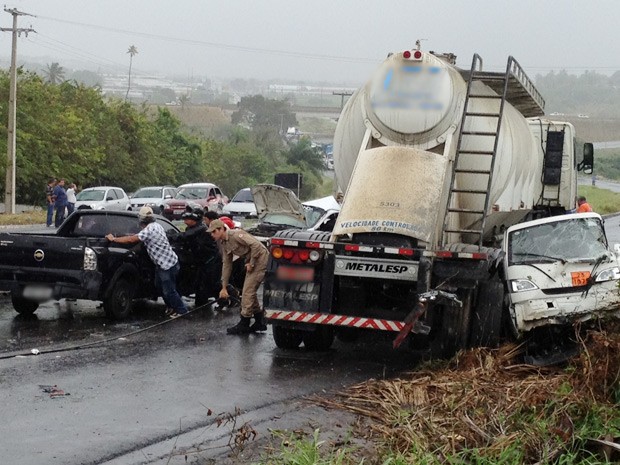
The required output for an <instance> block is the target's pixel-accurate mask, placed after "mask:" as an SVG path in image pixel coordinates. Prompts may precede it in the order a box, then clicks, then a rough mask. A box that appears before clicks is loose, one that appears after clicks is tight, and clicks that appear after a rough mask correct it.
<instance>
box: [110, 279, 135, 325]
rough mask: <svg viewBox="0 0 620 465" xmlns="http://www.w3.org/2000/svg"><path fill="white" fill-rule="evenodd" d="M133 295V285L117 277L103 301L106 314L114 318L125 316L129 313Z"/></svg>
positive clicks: (120, 318) (119, 318) (118, 318)
mask: <svg viewBox="0 0 620 465" xmlns="http://www.w3.org/2000/svg"><path fill="white" fill-rule="evenodd" d="M134 295H135V289H134V287H133V285H132V284H131V283H130V282H129V281H128V280H127V279H124V278H120V279H118V280H117V281H116V282H115V283H114V284H113V287H112V289H111V290H110V293H109V295H108V297H107V298H106V299H105V300H104V301H103V309H104V310H105V314H106V316H107V317H108V318H112V319H114V320H122V319H124V318H127V317H128V316H129V314H130V313H131V308H132V305H133V299H134Z"/></svg>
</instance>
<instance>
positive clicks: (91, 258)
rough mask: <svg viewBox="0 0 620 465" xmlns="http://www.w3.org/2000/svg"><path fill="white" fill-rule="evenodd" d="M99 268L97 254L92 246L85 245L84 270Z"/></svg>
mask: <svg viewBox="0 0 620 465" xmlns="http://www.w3.org/2000/svg"><path fill="white" fill-rule="evenodd" d="M96 269H97V254H96V253H95V251H94V250H93V249H91V248H90V247H84V271H95V270H96Z"/></svg>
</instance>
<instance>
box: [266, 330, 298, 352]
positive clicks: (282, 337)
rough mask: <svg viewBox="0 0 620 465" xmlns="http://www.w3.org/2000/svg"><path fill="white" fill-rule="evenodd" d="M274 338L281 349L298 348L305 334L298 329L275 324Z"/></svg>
mask: <svg viewBox="0 0 620 465" xmlns="http://www.w3.org/2000/svg"><path fill="white" fill-rule="evenodd" d="M273 340H274V342H275V343H276V346H278V347H279V348H280V349H297V347H299V345H300V344H301V342H302V341H303V334H302V332H301V331H300V330H298V329H291V328H285V327H282V326H278V325H274V326H273Z"/></svg>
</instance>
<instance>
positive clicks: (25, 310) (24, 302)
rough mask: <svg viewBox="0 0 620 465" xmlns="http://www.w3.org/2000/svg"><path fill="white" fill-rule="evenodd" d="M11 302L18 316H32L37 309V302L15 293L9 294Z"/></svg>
mask: <svg viewBox="0 0 620 465" xmlns="http://www.w3.org/2000/svg"><path fill="white" fill-rule="evenodd" d="M11 302H12V303H13V308H14V309H15V311H16V312H17V313H19V314H20V315H32V314H33V313H34V312H36V311H37V308H39V302H35V301H34V300H30V299H26V298H24V297H22V296H21V295H19V294H18V293H16V292H11Z"/></svg>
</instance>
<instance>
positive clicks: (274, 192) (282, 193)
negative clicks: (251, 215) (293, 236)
mask: <svg viewBox="0 0 620 465" xmlns="http://www.w3.org/2000/svg"><path fill="white" fill-rule="evenodd" d="M251 191H252V196H253V198H254V204H255V205H256V212H257V215H258V223H257V224H256V225H254V226H253V227H252V228H250V229H249V230H248V232H250V233H251V234H252V235H254V236H255V237H257V238H258V239H259V240H261V241H265V242H266V241H267V240H268V239H269V238H270V237H271V236H273V235H274V234H275V233H276V232H278V231H282V230H285V229H307V230H311V231H331V230H332V229H333V228H334V224H335V223H336V219H337V217H338V213H339V212H340V204H339V203H338V202H337V201H336V199H335V198H334V197H333V196H327V197H323V198H320V199H316V200H310V201H307V202H301V201H300V200H299V198H298V197H297V196H296V195H295V193H294V192H293V191H292V190H290V189H287V188H285V187H282V186H276V185H274V184H257V185H256V186H254V187H252V188H251Z"/></svg>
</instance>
